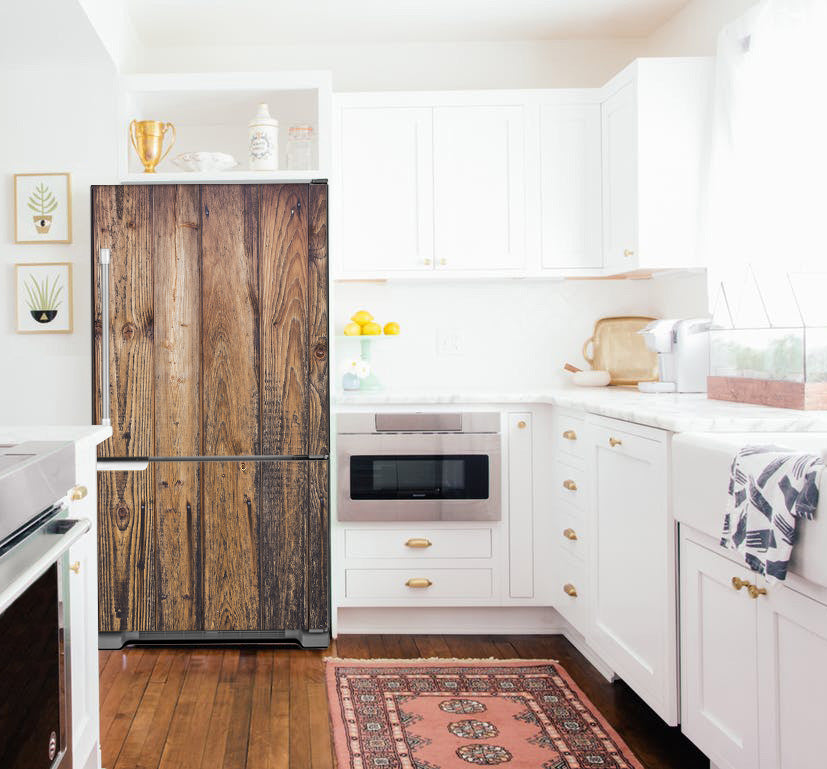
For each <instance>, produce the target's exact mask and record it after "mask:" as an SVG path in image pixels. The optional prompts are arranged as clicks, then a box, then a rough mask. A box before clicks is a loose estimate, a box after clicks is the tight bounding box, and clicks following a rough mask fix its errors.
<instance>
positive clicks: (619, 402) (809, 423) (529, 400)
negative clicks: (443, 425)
mask: <svg viewBox="0 0 827 769" xmlns="http://www.w3.org/2000/svg"><path fill="white" fill-rule="evenodd" d="M333 402H334V408H339V407H341V408H342V409H343V410H347V411H353V410H354V409H355V407H373V406H414V405H416V406H427V405H439V404H457V405H462V404H469V405H470V404H480V403H490V404H509V403H526V404H540V405H542V404H548V405H553V406H560V407H563V408H571V409H577V410H582V411H587V412H589V413H591V414H598V415H600V416H606V417H613V418H615V419H622V420H624V421H626V422H635V423H637V424H642V425H649V426H650V427H659V428H661V429H663V430H670V431H671V432H677V433H682V432H721V433H726V432H827V411H795V410H793V409H779V408H771V407H769V406H755V405H752V404H748V403H730V402H728V401H715V400H709V399H707V397H706V395H705V394H696V393H687V394H674V393H658V394H653V393H642V392H639V391H638V390H637V389H636V388H632V387H599V388H575V387H560V388H552V389H548V390H542V391H531V392H521V393H515V392H495V391H484V390H468V391H454V392H432V393H428V392H413V391H411V392H405V391H382V392H376V393H339V394H337V395H335V396H334V401H333Z"/></svg>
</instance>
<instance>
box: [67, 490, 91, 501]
mask: <svg viewBox="0 0 827 769" xmlns="http://www.w3.org/2000/svg"><path fill="white" fill-rule="evenodd" d="M88 493H89V490H88V489H87V488H86V486H73V487H72V489H71V490H70V491H69V499H71V500H72V502H77V501H78V500H79V499H83V498H84V497H85V496H86V495H87V494H88Z"/></svg>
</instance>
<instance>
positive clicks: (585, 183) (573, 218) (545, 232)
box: [540, 104, 603, 270]
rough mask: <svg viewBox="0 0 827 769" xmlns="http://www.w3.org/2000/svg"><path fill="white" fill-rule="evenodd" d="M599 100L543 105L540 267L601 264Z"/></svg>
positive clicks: (558, 267) (586, 266)
mask: <svg viewBox="0 0 827 769" xmlns="http://www.w3.org/2000/svg"><path fill="white" fill-rule="evenodd" d="M600 185H601V168H600V105H598V104H580V105H552V104H545V105H542V106H541V107H540V198H541V200H540V206H541V214H540V216H541V219H540V222H541V234H542V267H543V269H544V270H555V269H578V268H586V269H595V268H600V267H602V266H603V251H602V248H603V245H602V242H601V226H602V223H601V189H600Z"/></svg>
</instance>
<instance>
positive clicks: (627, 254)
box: [623, 248, 635, 259]
mask: <svg viewBox="0 0 827 769" xmlns="http://www.w3.org/2000/svg"><path fill="white" fill-rule="evenodd" d="M634 255H635V252H634V251H632V249H631V248H624V249H623V256H625V257H626V258H627V259H628V258H629V257H630V256H634Z"/></svg>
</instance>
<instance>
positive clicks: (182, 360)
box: [152, 185, 203, 630]
mask: <svg viewBox="0 0 827 769" xmlns="http://www.w3.org/2000/svg"><path fill="white" fill-rule="evenodd" d="M200 200H201V195H200V189H199V188H198V187H196V186H190V185H181V186H177V185H176V186H174V185H168V186H167V185H159V186H157V187H155V188H154V193H153V199H152V208H153V213H152V221H153V233H152V234H153V246H154V248H153V269H154V273H155V281H154V282H155V286H154V290H155V453H156V454H157V455H158V456H167V457H194V456H198V455H199V454H201V400H200V375H201V269H200V261H201V260H200V238H199V231H200ZM200 500H201V479H200V474H199V465H198V463H197V462H161V463H158V464H157V465H156V466H155V522H156V538H157V544H156V559H155V564H156V572H157V581H156V587H157V604H156V606H157V609H156V613H155V629H156V630H198V629H200V628H202V627H203V610H202V601H201V552H200V550H201V548H200V539H201V531H200V524H201V521H200V509H201V508H200Z"/></svg>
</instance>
